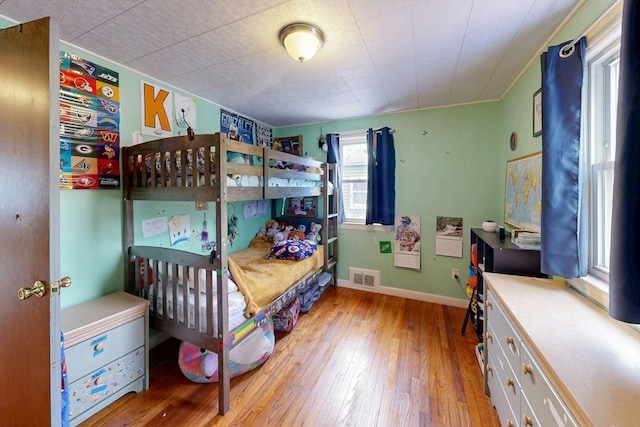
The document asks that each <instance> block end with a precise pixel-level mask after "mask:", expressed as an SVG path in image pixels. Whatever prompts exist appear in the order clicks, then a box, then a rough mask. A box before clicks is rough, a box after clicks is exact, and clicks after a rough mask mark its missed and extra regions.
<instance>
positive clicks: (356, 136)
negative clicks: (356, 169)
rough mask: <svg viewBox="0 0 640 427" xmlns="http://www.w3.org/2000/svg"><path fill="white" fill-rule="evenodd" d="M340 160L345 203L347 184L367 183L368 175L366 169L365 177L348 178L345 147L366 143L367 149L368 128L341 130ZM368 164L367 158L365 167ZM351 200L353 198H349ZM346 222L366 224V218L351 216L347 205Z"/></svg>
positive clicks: (342, 191)
mask: <svg viewBox="0 0 640 427" xmlns="http://www.w3.org/2000/svg"><path fill="white" fill-rule="evenodd" d="M339 135H340V161H341V162H342V165H341V169H342V179H341V188H340V194H342V201H343V203H345V202H346V201H347V199H348V198H347V197H346V196H345V195H346V191H345V189H344V188H345V185H348V184H362V183H365V184H366V183H367V177H366V170H365V177H364V179H348V178H347V174H346V173H345V170H344V169H345V163H344V159H345V155H344V149H345V147H347V146H353V145H364V147H365V150H366V148H367V131H366V130H355V131H349V132H340V133H339ZM366 166H367V164H366V160H365V168H366ZM364 193H365V200H366V195H367V190H365V192H364ZM349 200H351V198H349ZM344 208H345V209H344V210H345V218H344V220H345V222H344V223H343V224H350V225H362V226H364V225H365V219H366V218H362V219H360V218H355V217H350V216H348V215H347V212H348V209H347V207H346V206H345V207H344ZM365 215H366V202H365Z"/></svg>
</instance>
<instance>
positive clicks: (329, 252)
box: [322, 163, 340, 286]
mask: <svg viewBox="0 0 640 427" xmlns="http://www.w3.org/2000/svg"><path fill="white" fill-rule="evenodd" d="M336 166H337V165H336V164H335V163H325V164H324V175H323V181H324V182H323V188H324V192H323V195H324V200H323V202H324V203H323V204H324V209H326V212H325V215H323V216H322V243H323V244H324V249H325V250H324V266H325V271H327V272H329V273H331V284H332V285H333V286H335V285H336V284H337V282H338V271H337V267H336V265H337V263H338V206H339V200H340V191H339V188H338V187H337V182H338V180H337V173H338V168H337V167H336ZM329 182H332V183H333V184H334V187H333V192H330V191H329Z"/></svg>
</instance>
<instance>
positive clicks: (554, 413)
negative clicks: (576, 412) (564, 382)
mask: <svg viewBox="0 0 640 427" xmlns="http://www.w3.org/2000/svg"><path fill="white" fill-rule="evenodd" d="M521 357H522V364H521V371H520V384H521V386H522V391H523V394H524V395H526V396H527V399H529V402H530V404H531V406H532V407H533V408H536V409H535V414H534V415H535V418H537V419H538V421H539V422H540V425H542V426H548V425H561V426H577V425H578V424H577V423H576V421H575V420H574V419H573V417H572V416H571V414H570V413H569V411H568V409H567V407H566V406H565V405H564V403H563V402H562V400H561V399H560V397H559V396H558V395H557V394H556V393H555V392H554V391H553V388H552V387H551V385H550V384H549V381H548V380H547V377H546V376H545V375H544V374H543V373H542V370H541V369H540V367H539V366H538V364H537V363H536V362H534V359H533V357H532V355H531V353H530V352H529V349H528V348H527V347H526V346H522V356H521ZM576 368H577V369H580V368H579V367H576Z"/></svg>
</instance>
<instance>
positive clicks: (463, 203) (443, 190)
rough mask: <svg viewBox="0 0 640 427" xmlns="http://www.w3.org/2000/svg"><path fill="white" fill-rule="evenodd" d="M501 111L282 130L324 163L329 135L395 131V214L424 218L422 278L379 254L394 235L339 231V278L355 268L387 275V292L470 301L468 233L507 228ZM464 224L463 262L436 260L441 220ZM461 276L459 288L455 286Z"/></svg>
mask: <svg viewBox="0 0 640 427" xmlns="http://www.w3.org/2000/svg"><path fill="white" fill-rule="evenodd" d="M501 120H502V118H501V105H500V103H498V102H493V103H484V104H475V105H466V106H459V107H450V108H439V109H433V110H421V111H413V112H407V113H398V114H388V115H381V116H375V117H368V118H364V119H355V120H344V121H338V122H331V123H322V124H321V125H320V124H317V125H308V126H299V127H289V128H279V129H278V130H277V133H278V135H279V136H288V135H298V134H301V135H303V144H304V149H305V151H307V152H308V154H309V155H311V156H314V157H320V154H319V153H320V151H319V150H318V148H317V146H318V144H317V140H318V136H319V135H320V128H321V127H322V132H323V133H329V132H344V131H349V130H356V129H367V128H369V127H372V128H380V127H383V126H388V127H390V128H392V129H395V133H394V141H395V149H396V159H397V166H396V213H397V214H399V215H417V216H420V218H421V235H422V245H421V257H422V259H421V264H422V268H421V271H414V270H409V269H404V268H396V267H394V266H393V254H380V253H379V246H378V242H379V241H384V240H391V241H393V231H392V230H388V231H363V230H354V229H341V230H340V252H339V253H340V260H339V262H338V276H339V278H340V279H345V280H346V279H348V268H349V267H350V266H353V267H361V268H368V269H373V270H380V274H381V277H380V280H381V284H382V285H383V286H389V287H395V288H400V289H404V290H409V291H416V292H423V293H429V294H436V295H441V296H447V297H454V298H463V297H464V295H465V294H464V292H463V288H464V286H463V285H464V284H465V283H466V277H467V272H468V259H469V255H468V247H467V246H468V241H469V228H470V227H478V226H480V224H481V223H482V221H484V220H486V219H494V220H496V221H500V218H501V212H500V209H499V204H498V194H499V191H496V190H497V188H496V187H500V186H502V185H503V184H502V177H503V174H504V165H503V164H502V163H501V161H500V159H499V157H498V156H496V153H498V152H499V145H500V144H501V140H502V138H501V136H500V130H501V129H502V124H501ZM438 216H455V217H462V218H463V219H464V229H465V231H464V244H463V248H464V251H463V257H462V258H455V257H445V256H439V255H436V254H435V227H436V217H438ZM452 268H458V269H459V270H460V273H461V279H460V283H458V282H456V281H455V280H453V279H452V278H451V269H452Z"/></svg>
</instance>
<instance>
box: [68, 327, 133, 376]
mask: <svg viewBox="0 0 640 427" xmlns="http://www.w3.org/2000/svg"><path fill="white" fill-rule="evenodd" d="M145 332H146V331H145V327H144V318H143V317H140V318H138V319H136V320H133V321H131V322H128V323H125V324H124V325H122V326H118V327H117V328H114V329H113V330H111V331H107V332H105V333H102V334H99V335H97V336H94V337H92V338H90V339H88V340H85V341H82V342H81V343H78V344H76V345H74V346H72V347H69V348H67V349H65V357H66V361H67V375H68V378H69V383H72V382H74V381H75V380H77V379H78V378H80V377H81V376H83V375H85V374H87V373H89V372H93V371H95V370H96V369H98V368H100V367H101V366H104V365H105V364H107V363H109V362H111V361H112V360H114V359H116V358H118V357H120V356H122V355H123V354H127V353H129V352H131V351H133V350H135V349H136V348H139V347H142V346H144V344H145Z"/></svg>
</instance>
